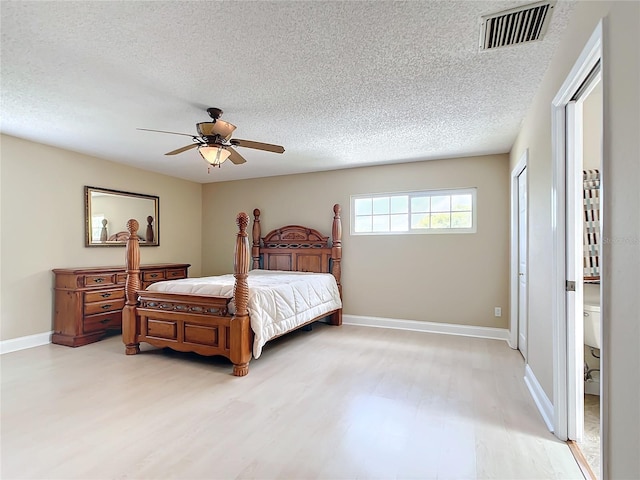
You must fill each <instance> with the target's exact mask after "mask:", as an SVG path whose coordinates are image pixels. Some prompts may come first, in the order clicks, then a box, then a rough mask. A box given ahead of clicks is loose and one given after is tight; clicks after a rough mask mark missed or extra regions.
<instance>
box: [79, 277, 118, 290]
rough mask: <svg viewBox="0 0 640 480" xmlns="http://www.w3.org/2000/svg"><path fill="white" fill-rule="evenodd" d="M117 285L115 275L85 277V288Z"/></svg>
mask: <svg viewBox="0 0 640 480" xmlns="http://www.w3.org/2000/svg"><path fill="white" fill-rule="evenodd" d="M115 283H116V277H115V275H85V276H84V286H85V287H91V286H94V285H114V284H115Z"/></svg>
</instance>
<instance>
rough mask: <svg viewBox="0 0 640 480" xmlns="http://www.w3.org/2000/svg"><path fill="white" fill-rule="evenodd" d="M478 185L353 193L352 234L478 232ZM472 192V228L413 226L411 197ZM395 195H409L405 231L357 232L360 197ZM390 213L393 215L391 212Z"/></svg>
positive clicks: (372, 197)
mask: <svg viewBox="0 0 640 480" xmlns="http://www.w3.org/2000/svg"><path fill="white" fill-rule="evenodd" d="M477 191H478V189H477V188H476V187H465V188H448V189H430V190H413V191H408V192H384V193H363V194H358V195H351V222H350V230H351V235H415V234H418V235H442V234H461V233H476V231H477V226H478V220H477V219H478V202H477ZM468 194H471V227H470V228H451V227H449V228H413V229H412V228H411V197H418V196H420V197H423V196H443V195H468ZM395 196H408V197H409V212H408V215H409V225H408V226H409V229H408V230H403V231H388V232H356V231H355V225H356V209H355V202H356V200H360V199H367V198H371V199H375V198H381V197H395ZM388 215H391V213H389V214H388Z"/></svg>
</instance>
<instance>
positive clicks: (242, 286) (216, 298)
mask: <svg viewBox="0 0 640 480" xmlns="http://www.w3.org/2000/svg"><path fill="white" fill-rule="evenodd" d="M253 214H254V221H253V230H252V239H253V245H252V247H251V248H250V247H249V240H248V234H247V227H248V224H249V217H248V215H247V214H246V213H244V212H242V213H240V214H238V216H237V218H236V222H237V224H238V233H237V236H236V246H235V257H234V273H233V274H232V275H231V274H230V275H223V276H218V277H203V278H198V279H183V280H171V281H165V282H157V283H154V284H153V285H151V286H150V287H148V289H147V290H141V285H142V279H141V278H140V246H139V238H138V236H137V233H136V232H137V231H138V222H137V221H136V220H133V219H132V220H129V221H128V222H127V230H128V231H129V238H128V240H127V248H126V269H127V278H126V286H125V293H126V303H125V306H124V309H123V311H122V340H123V342H124V344H125V353H126V354H127V355H135V354H137V353H139V352H140V343H141V342H145V343H149V344H151V345H153V346H156V347H160V348H163V347H169V348H171V349H174V350H178V351H182V352H195V353H198V354H200V355H221V356H224V357H226V358H228V359H229V360H231V362H232V363H233V374H234V375H236V376H244V375H247V374H248V373H249V361H250V359H251V356H252V352H253V356H254V357H255V358H258V357H259V356H260V353H261V350H262V346H263V345H264V344H265V343H266V342H267V341H268V340H270V339H272V338H276V337H278V336H280V335H283V334H285V333H287V332H289V331H291V330H295V329H297V328H299V327H302V326H305V325H308V324H310V323H312V322H314V321H316V320H319V319H322V318H325V317H329V319H330V323H331V324H332V325H341V324H342V301H341V297H342V287H341V284H340V275H341V268H340V267H341V259H342V240H341V238H342V225H341V222H340V205H338V204H336V205H334V207H333V214H334V215H333V225H332V242H331V244H329V237H326V236H322V235H321V234H320V233H319V232H318V231H317V230H314V229H312V228H307V227H303V226H299V225H287V226H284V227H281V228H278V229H275V230H272V231H271V232H269V233H268V234H267V235H265V236H264V237H263V238H261V232H260V210H258V209H255V210H254V211H253ZM250 265H251V266H252V269H251V271H250V269H249V266H250ZM312 272H313V273H312Z"/></svg>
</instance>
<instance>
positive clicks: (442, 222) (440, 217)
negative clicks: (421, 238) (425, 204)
mask: <svg viewBox="0 0 640 480" xmlns="http://www.w3.org/2000/svg"><path fill="white" fill-rule="evenodd" d="M450 226H451V214H450V213H448V212H447V213H432V214H431V228H449V227H450Z"/></svg>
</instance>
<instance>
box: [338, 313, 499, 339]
mask: <svg viewBox="0 0 640 480" xmlns="http://www.w3.org/2000/svg"><path fill="white" fill-rule="evenodd" d="M342 323H343V324H345V325H360V326H363V327H377V328H393V329H396V330H411V331H414V332H427V333H440V334H445V335H461V336H464V337H477V338H489V339H492V340H504V341H505V342H508V340H509V330H507V329H506V328H493V327H476V326H473V325H457V324H454V323H438V322H419V321H417V320H402V319H395V318H383V317H368V316H360V315H342Z"/></svg>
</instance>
